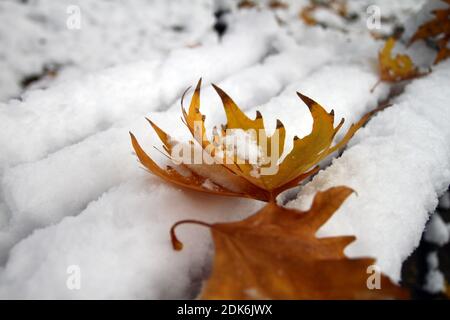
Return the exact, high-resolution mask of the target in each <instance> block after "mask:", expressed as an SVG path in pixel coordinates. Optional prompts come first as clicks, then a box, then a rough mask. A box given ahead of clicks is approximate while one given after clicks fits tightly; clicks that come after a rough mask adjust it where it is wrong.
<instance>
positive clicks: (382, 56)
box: [378, 38, 422, 82]
mask: <svg viewBox="0 0 450 320" xmlns="http://www.w3.org/2000/svg"><path fill="white" fill-rule="evenodd" d="M394 46H395V39H394V38H389V39H388V40H387V41H386V44H385V45H384V47H383V49H382V50H381V51H380V53H379V54H378V63H379V69H380V79H381V80H382V81H386V82H398V81H403V80H408V79H413V78H417V77H419V76H421V75H422V74H421V73H420V72H419V71H418V69H417V67H416V66H415V65H414V63H413V62H412V60H411V58H410V57H409V56H408V55H406V54H397V55H396V56H395V57H392V50H393V49H394Z"/></svg>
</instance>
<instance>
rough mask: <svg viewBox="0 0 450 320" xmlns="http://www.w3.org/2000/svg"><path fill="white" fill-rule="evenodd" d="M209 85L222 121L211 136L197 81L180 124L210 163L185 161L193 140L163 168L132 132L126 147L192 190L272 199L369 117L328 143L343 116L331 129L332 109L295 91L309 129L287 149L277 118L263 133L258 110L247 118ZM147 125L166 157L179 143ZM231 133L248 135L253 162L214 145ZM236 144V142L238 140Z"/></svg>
mask: <svg viewBox="0 0 450 320" xmlns="http://www.w3.org/2000/svg"><path fill="white" fill-rule="evenodd" d="M213 87H214V89H215V90H216V91H217V93H218V95H219V96H220V98H221V100H222V103H223V108H224V111H225V114H226V118H227V123H226V124H225V125H223V126H222V129H221V130H217V128H216V129H215V130H213V137H212V140H210V139H209V138H208V136H207V134H206V129H205V116H204V115H203V114H202V113H201V111H200V88H201V80H200V81H199V82H198V84H197V87H196V89H195V91H194V94H193V96H192V99H191V103H190V105H189V108H188V110H185V109H184V108H182V113H183V121H184V123H185V125H186V126H187V128H188V129H189V131H190V132H191V134H192V136H193V138H194V140H195V141H196V142H197V143H198V146H199V147H200V148H201V149H202V155H201V156H206V157H207V158H208V159H212V160H214V163H203V162H202V163H192V162H190V161H191V160H192V157H191V156H190V154H191V153H193V152H194V151H195V150H194V149H195V146H194V143H190V144H189V148H188V149H189V150H186V149H183V150H184V152H185V153H187V154H188V155H189V156H188V157H187V159H188V160H189V161H188V163H178V164H174V165H173V166H172V165H171V166H170V167H169V168H167V169H163V168H160V167H159V166H158V165H157V164H156V163H155V162H154V161H153V160H152V159H151V158H150V157H149V156H148V155H147V154H146V153H145V152H144V150H143V149H142V148H141V146H140V145H139V143H138V142H137V140H136V138H135V137H134V135H131V139H132V145H133V148H134V150H135V152H136V154H137V156H138V158H139V160H140V161H141V163H142V164H143V165H144V166H145V167H146V168H147V169H148V170H149V171H150V172H152V173H154V174H155V175H157V176H159V177H161V178H163V179H165V180H168V181H170V182H173V183H176V184H178V185H181V186H184V187H186V188H191V189H194V190H197V191H204V192H209V193H215V194H222V195H228V196H237V197H247V198H253V199H258V200H263V201H272V200H274V199H275V197H276V196H277V195H278V194H280V193H281V192H283V191H284V190H287V189H289V188H292V187H295V186H296V185H298V183H299V182H300V181H302V180H303V179H305V178H306V177H308V176H310V175H311V174H313V173H315V172H317V170H318V167H317V164H318V163H319V162H320V161H321V160H322V159H324V158H326V157H327V156H328V155H330V154H331V153H333V152H335V151H337V150H338V149H340V148H342V147H344V146H345V145H346V143H347V142H348V141H349V140H350V139H351V137H352V136H353V135H354V133H355V132H356V131H357V130H358V129H359V128H360V127H361V126H363V125H364V123H365V122H366V121H367V120H368V119H369V117H370V114H367V115H365V116H364V117H363V118H362V119H361V120H360V121H359V122H358V123H356V124H354V125H352V126H351V127H350V129H349V130H348V132H347V133H346V134H345V135H344V137H343V139H342V140H341V141H339V142H338V143H336V144H333V140H334V138H335V136H336V134H337V132H338V131H339V130H340V129H341V127H342V125H343V123H344V119H341V121H340V122H339V124H338V125H337V126H336V127H335V126H334V112H333V111H331V112H330V113H328V112H326V110H325V109H324V108H323V107H322V106H321V105H320V104H318V103H317V102H315V101H314V100H312V99H310V98H308V97H307V96H305V95H302V94H301V93H298V96H299V97H300V99H301V100H303V102H304V103H305V104H306V105H307V106H308V108H309V111H310V112H311V115H312V118H313V127H312V131H311V133H310V134H309V135H307V136H305V137H304V138H302V139H300V138H298V137H294V140H293V148H292V150H290V151H289V152H287V151H286V150H285V147H284V146H285V138H286V129H285V127H284V125H283V124H282V123H281V121H279V120H277V126H276V129H275V131H274V132H273V133H272V134H271V135H268V133H267V132H266V130H265V125H264V119H263V117H262V115H261V114H260V113H259V112H257V113H256V117H255V119H250V118H249V117H248V116H247V115H246V114H245V113H244V112H242V111H241V109H240V108H239V107H238V106H237V105H236V103H235V102H234V101H233V100H232V99H231V98H230V97H229V96H228V95H227V94H226V93H225V92H224V91H223V90H222V89H220V88H219V87H218V86H216V85H213ZM150 124H151V126H152V127H153V129H154V130H155V131H156V133H157V134H158V136H159V138H160V139H161V141H162V142H163V145H164V149H165V151H166V153H167V156H168V157H169V158H172V154H171V150H172V148H173V147H174V146H176V145H179V142H177V141H174V140H173V139H172V138H171V137H170V136H169V135H168V134H166V133H165V132H164V131H163V130H161V129H160V128H159V127H157V126H156V125H155V124H154V123H153V122H151V121H150ZM230 131H231V133H230ZM236 132H237V133H240V134H244V136H245V137H247V136H249V137H250V138H249V141H246V142H245V143H248V144H249V145H250V147H252V148H253V150H257V152H256V159H253V160H255V161H254V162H251V161H250V159H248V158H246V155H243V156H242V155H241V154H239V152H236V148H234V149H232V150H229V149H228V148H226V146H225V147H224V145H223V144H221V143H219V142H220V141H222V142H223V141H225V142H226V141H227V140H228V139H230V138H235V134H236ZM252 133H256V134H252ZM238 138H239V137H238ZM237 143H241V142H240V141H239V139H238V141H237ZM234 147H236V146H234ZM200 160H201V159H200Z"/></svg>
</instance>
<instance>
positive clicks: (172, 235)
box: [170, 219, 213, 251]
mask: <svg viewBox="0 0 450 320" xmlns="http://www.w3.org/2000/svg"><path fill="white" fill-rule="evenodd" d="M188 223H189V224H197V225H200V226H203V227H207V228H212V227H213V225H211V224H209V223H206V222H203V221H198V220H189V219H188V220H180V221H178V222H176V223H175V224H174V225H173V226H172V228H170V240H171V241H172V247H173V249H174V250H176V251H181V250H182V249H183V243H182V242H181V241H180V240H178V238H177V236H176V234H175V229H176V228H177V227H178V226H179V225H181V224H188Z"/></svg>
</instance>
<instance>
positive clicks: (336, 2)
mask: <svg viewBox="0 0 450 320" xmlns="http://www.w3.org/2000/svg"><path fill="white" fill-rule="evenodd" d="M319 8H323V9H326V10H329V11H331V12H333V13H335V14H336V15H338V16H341V17H342V18H344V19H347V18H348V9H347V2H346V1H343V0H329V1H325V2H317V1H310V4H309V5H307V6H305V7H303V8H302V10H300V12H299V14H298V17H299V18H300V19H301V20H303V22H304V23H305V24H307V25H310V26H314V25H317V24H319V22H318V21H317V20H316V18H314V12H315V11H316V10H317V9H319ZM321 24H323V25H326V23H321Z"/></svg>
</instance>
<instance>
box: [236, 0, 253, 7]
mask: <svg viewBox="0 0 450 320" xmlns="http://www.w3.org/2000/svg"><path fill="white" fill-rule="evenodd" d="M256 6H257V4H256V3H255V2H254V1H251V0H242V1H240V2H239V3H238V5H237V7H238V9H251V8H254V7H256Z"/></svg>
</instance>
